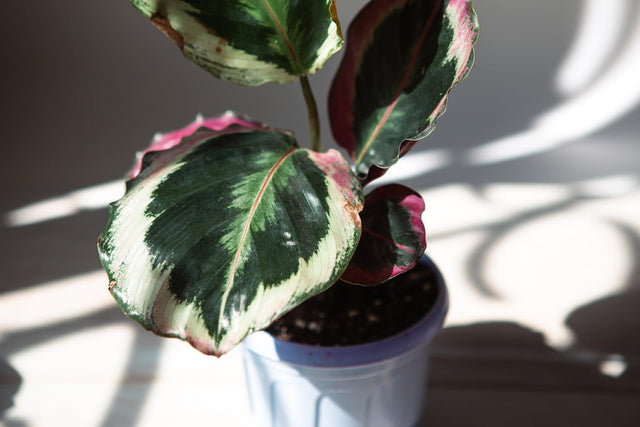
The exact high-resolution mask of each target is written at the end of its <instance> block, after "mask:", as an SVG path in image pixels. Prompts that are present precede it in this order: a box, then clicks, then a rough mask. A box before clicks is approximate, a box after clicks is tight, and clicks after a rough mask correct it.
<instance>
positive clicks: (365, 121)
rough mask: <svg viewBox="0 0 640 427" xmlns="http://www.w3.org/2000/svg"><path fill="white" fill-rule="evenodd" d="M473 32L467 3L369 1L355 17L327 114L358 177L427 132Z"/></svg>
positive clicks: (468, 58) (466, 59) (463, 68)
mask: <svg viewBox="0 0 640 427" xmlns="http://www.w3.org/2000/svg"><path fill="white" fill-rule="evenodd" d="M477 34H478V23H477V19H476V15H475V12H474V10H473V7H472V6H471V2H470V1H468V0H373V1H371V2H370V3H368V4H367V6H365V8H364V9H363V10H362V11H361V12H360V13H359V14H358V16H357V17H356V18H355V19H354V21H353V22H352V24H351V26H350V27H349V33H348V36H347V48H346V52H345V56H344V58H343V61H342V63H341V65H340V68H339V70H338V73H337V74H336V77H335V79H334V81H333V84H332V86H331V92H330V96H329V112H330V119H331V127H332V131H333V135H334V137H335V139H336V141H337V142H338V143H339V144H340V145H341V146H343V147H345V148H346V149H347V150H348V151H349V153H350V155H351V156H352V157H353V159H354V161H355V163H356V171H357V173H358V175H359V176H360V177H365V176H366V175H367V174H368V173H369V170H370V168H371V167H372V166H374V165H375V166H377V167H380V168H388V167H390V166H391V165H393V164H394V163H395V162H396V161H397V160H398V158H399V156H400V155H401V154H404V153H405V152H406V151H407V149H408V148H410V147H411V146H412V145H413V144H414V143H415V141H418V140H420V139H422V138H425V137H426V136H427V135H428V134H429V133H430V132H431V131H432V130H433V128H434V126H435V123H436V120H437V118H438V117H439V116H440V115H441V114H442V113H443V112H444V110H445V107H446V100H447V95H448V92H449V91H450V90H451V88H452V87H453V86H454V85H456V84H457V83H459V82H460V81H461V80H463V79H464V78H465V77H466V75H467V73H468V72H469V70H470V68H471V65H472V64H473V57H474V55H473V45H474V43H475V41H476V38H477Z"/></svg>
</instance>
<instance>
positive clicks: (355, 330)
mask: <svg viewBox="0 0 640 427" xmlns="http://www.w3.org/2000/svg"><path fill="white" fill-rule="evenodd" d="M436 294H437V288H436V286H435V276H434V274H433V272H432V271H431V270H430V269H429V267H427V266H425V265H423V264H420V263H419V264H417V265H416V267H414V268H413V269H412V270H411V271H408V272H406V273H404V274H401V275H399V276H396V277H394V278H393V279H391V280H389V281H387V282H385V283H383V284H381V285H378V286H372V287H365V286H358V285H351V284H349V283H345V282H342V281H339V282H338V283H336V284H335V285H333V286H332V287H331V288H329V289H328V290H326V291H325V292H323V293H321V294H319V295H316V296H314V297H312V298H310V299H309V300H307V301H305V302H304V303H303V304H301V305H299V306H298V307H296V308H294V309H293V310H291V311H290V312H288V313H286V314H285V315H284V316H282V317H281V318H280V319H278V320H277V321H276V322H274V323H273V324H272V325H271V326H270V327H269V328H268V329H267V331H268V332H269V333H271V334H272V335H273V336H275V337H276V338H279V339H281V340H285V341H293V342H297V343H302V344H310V345H320V346H343V345H355V344H364V343H367V342H372V341H376V340H379V339H383V338H387V337H390V336H392V335H395V334H396V333H399V332H401V331H403V330H405V329H407V328H409V327H411V326H412V325H413V324H415V323H416V322H417V321H418V320H420V319H421V318H422V317H423V316H424V314H425V313H426V312H427V311H428V310H429V309H430V308H431V306H432V305H433V303H434V301H435V299H436V296H437V295H436Z"/></svg>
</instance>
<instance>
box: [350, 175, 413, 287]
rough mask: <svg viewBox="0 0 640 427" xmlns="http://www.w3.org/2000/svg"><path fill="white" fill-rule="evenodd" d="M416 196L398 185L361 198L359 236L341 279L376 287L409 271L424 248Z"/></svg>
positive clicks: (378, 189) (376, 190) (392, 185)
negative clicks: (361, 208) (363, 198)
mask: <svg viewBox="0 0 640 427" xmlns="http://www.w3.org/2000/svg"><path fill="white" fill-rule="evenodd" d="M422 212H424V201H423V200H422V197H421V196H420V194H418V193H416V192H415V191H413V190H411V189H409V188H407V187H405V186H402V185H399V184H390V185H385V186H383V187H379V188H376V189H375V190H373V191H372V192H371V193H370V194H368V195H367V196H366V197H365V203H364V209H363V211H362V212H361V213H360V217H361V218H362V236H361V238H360V241H359V242H358V247H357V248H356V252H355V253H354V254H353V257H352V258H351V261H350V262H349V266H348V267H347V269H346V270H345V272H344V273H343V274H342V277H341V279H342V280H345V281H347V282H350V283H354V284H360V285H378V284H380V283H382V282H385V281H387V280H389V279H391V278H392V277H394V276H397V275H398V274H400V273H403V272H405V271H407V270H410V269H411V268H413V266H414V265H415V264H416V262H417V261H418V259H419V258H420V256H421V255H422V254H423V253H424V250H425V248H426V239H425V229H424V225H423V223H422V218H421V215H422Z"/></svg>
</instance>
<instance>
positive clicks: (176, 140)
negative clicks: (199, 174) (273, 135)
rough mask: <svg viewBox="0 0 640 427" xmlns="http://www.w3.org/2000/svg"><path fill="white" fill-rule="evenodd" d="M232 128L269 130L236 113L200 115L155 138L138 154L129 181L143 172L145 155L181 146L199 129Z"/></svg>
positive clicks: (216, 129)
mask: <svg viewBox="0 0 640 427" xmlns="http://www.w3.org/2000/svg"><path fill="white" fill-rule="evenodd" d="M231 126H239V127H244V128H247V129H267V127H266V125H264V124H262V123H260V122H257V121H254V120H252V119H250V118H248V117H247V116H244V115H241V114H238V113H236V112H234V111H227V112H225V113H224V114H222V115H220V116H217V117H209V118H204V117H202V116H201V115H198V116H197V117H196V119H195V120H194V121H193V122H191V123H189V124H188V125H187V126H185V127H183V128H182V129H178V130H174V131H171V132H167V133H158V134H156V135H155V136H154V138H153V141H151V145H149V147H147V148H146V149H145V150H144V151H139V152H138V153H136V160H135V163H134V166H133V168H132V169H131V170H130V171H129V173H128V177H129V179H133V178H135V177H136V176H138V174H139V173H140V171H141V170H142V158H143V157H144V156H145V154H147V153H150V152H153V151H164V150H168V149H170V148H173V147H175V146H176V145H178V144H180V142H181V141H182V139H183V138H185V137H188V136H191V135H193V134H194V133H195V132H196V131H197V130H198V129H201V128H205V129H210V130H213V131H221V130H225V129H227V128H229V127H231Z"/></svg>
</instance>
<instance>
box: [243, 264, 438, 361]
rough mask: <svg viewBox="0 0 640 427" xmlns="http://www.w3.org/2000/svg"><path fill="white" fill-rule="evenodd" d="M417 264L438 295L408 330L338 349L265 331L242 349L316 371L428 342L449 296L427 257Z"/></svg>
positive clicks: (394, 355) (250, 338)
mask: <svg viewBox="0 0 640 427" xmlns="http://www.w3.org/2000/svg"><path fill="white" fill-rule="evenodd" d="M419 262H420V263H421V264H424V265H426V266H427V267H429V268H430V269H431V270H432V271H433V273H434V275H435V284H436V286H437V290H438V295H437V297H436V300H435V302H434V304H433V306H432V307H431V309H430V310H429V311H428V312H427V313H426V314H425V315H424V317H423V318H422V319H421V320H420V321H418V322H417V323H415V324H414V325H413V326H411V327H410V328H408V329H406V330H404V331H402V332H399V333H397V334H395V335H392V336H390V337H387V338H384V339H382V340H379V341H374V342H370V343H364V344H355V345H348V346H340V347H325V346H313V345H309V344H299V343H294V342H289V341H283V340H280V339H277V338H275V337H273V336H272V335H271V334H269V333H268V332H265V331H258V332H255V333H253V334H251V335H249V336H248V337H247V338H246V339H245V340H244V342H243V345H244V348H245V349H246V350H248V351H250V352H252V353H255V354H258V355H260V356H262V357H264V358H267V359H271V360H274V361H280V362H284V363H287V364H291V365H298V366H312V367H319V368H340V367H353V366H364V365H371V364H375V363H380V362H386V361H388V360H389V359H395V358H398V357H401V356H403V355H404V354H407V353H409V352H411V351H412V350H414V349H416V348H418V347H420V346H421V345H423V344H426V343H428V342H429V341H431V340H432V339H433V337H434V336H435V334H436V333H437V332H438V331H439V330H440V329H442V326H443V325H444V319H445V317H446V315H447V311H448V309H449V296H448V292H447V287H446V285H445V282H444V278H443V277H442V273H441V272H440V270H439V269H438V267H437V266H436V265H435V263H434V262H433V261H432V260H431V258H429V257H428V256H427V255H426V254H425V255H422V257H420V260H419Z"/></svg>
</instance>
